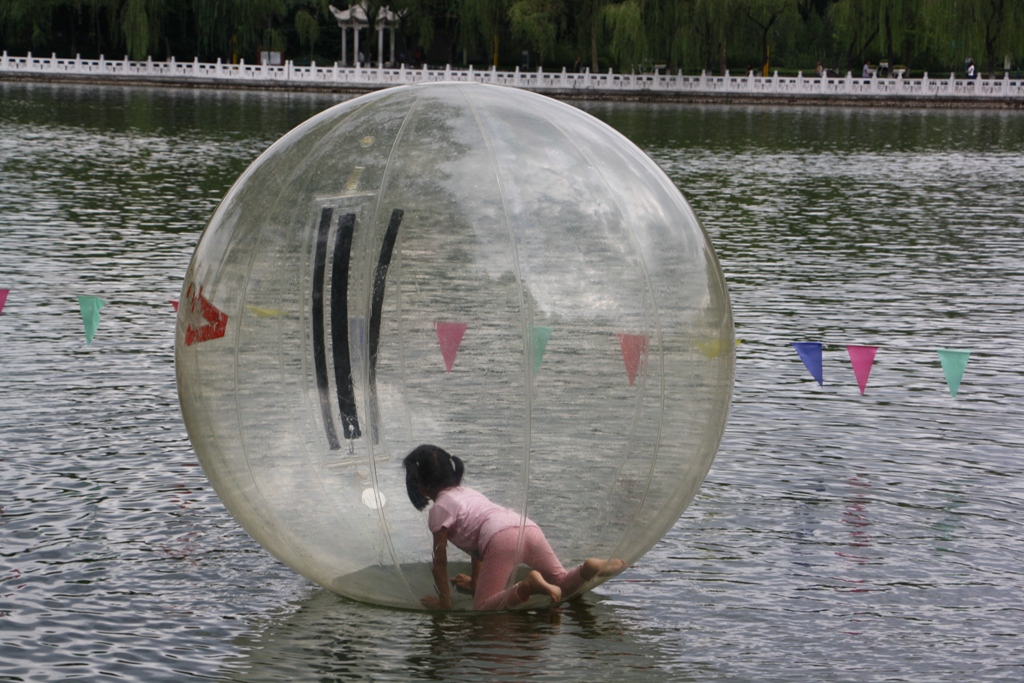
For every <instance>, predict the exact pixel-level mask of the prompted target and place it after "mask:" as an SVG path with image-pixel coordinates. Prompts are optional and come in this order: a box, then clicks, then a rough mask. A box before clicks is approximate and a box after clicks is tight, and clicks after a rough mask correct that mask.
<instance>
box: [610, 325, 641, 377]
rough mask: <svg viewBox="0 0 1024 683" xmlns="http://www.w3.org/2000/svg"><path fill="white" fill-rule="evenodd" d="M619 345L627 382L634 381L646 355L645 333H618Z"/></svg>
mask: <svg viewBox="0 0 1024 683" xmlns="http://www.w3.org/2000/svg"><path fill="white" fill-rule="evenodd" d="M616 336H617V337H618V338H619V346H620V347H621V348H622V360H623V362H624V363H625V364H626V374H627V375H628V376H629V384H630V386H632V385H633V382H634V381H636V376H637V373H638V372H640V368H641V365H642V363H643V359H644V357H645V356H646V355H647V335H645V334H618V335H616Z"/></svg>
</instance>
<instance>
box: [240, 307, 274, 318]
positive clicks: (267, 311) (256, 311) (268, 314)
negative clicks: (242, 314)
mask: <svg viewBox="0 0 1024 683" xmlns="http://www.w3.org/2000/svg"><path fill="white" fill-rule="evenodd" d="M246 308H248V309H249V310H250V311H251V312H252V314H253V315H255V316H256V317H257V318H276V317H278V316H280V315H281V311H280V310H278V309H276V308H264V307H263V306H246Z"/></svg>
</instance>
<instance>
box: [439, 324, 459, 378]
mask: <svg viewBox="0 0 1024 683" xmlns="http://www.w3.org/2000/svg"><path fill="white" fill-rule="evenodd" d="M434 330H435V331H436V332H437V342H438V344H440V345H441V355H442V356H444V369H445V371H446V372H451V371H452V366H453V365H455V355H456V354H457V353H458V352H459V345H460V344H461V343H462V335H464V334H466V324H465V323H434Z"/></svg>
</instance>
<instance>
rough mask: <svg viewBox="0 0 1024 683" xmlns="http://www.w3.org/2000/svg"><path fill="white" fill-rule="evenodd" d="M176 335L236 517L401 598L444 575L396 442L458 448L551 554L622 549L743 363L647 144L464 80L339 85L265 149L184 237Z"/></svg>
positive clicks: (720, 285)
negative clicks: (436, 573) (347, 88)
mask: <svg viewBox="0 0 1024 683" xmlns="http://www.w3.org/2000/svg"><path fill="white" fill-rule="evenodd" d="M175 352H176V355H175V358H176V365H177V380H178V392H179V395H180V399H181V409H182V414H183V415H184V419H185V424H186V426H187V428H188V433H189V436H190V438H191V440H192V444H193V446H194V448H195V452H196V455H197V456H198V458H199V461H200V463H201V464H202V467H203V470H204V471H205V473H206V475H207V476H208V477H209V479H210V481H211V482H212V484H213V486H214V488H215V489H216V491H217V493H218V495H219V496H220V498H221V500H223V502H224V505H225V506H226V507H227V509H228V510H229V511H230V512H231V514H232V515H234V517H235V518H236V519H237V520H238V522H239V523H240V524H241V525H242V526H243V527H244V528H245V529H246V531H248V532H249V534H251V535H252V537H253V538H255V539H256V540H257V541H258V542H259V543H260V544H262V545H263V546H264V547H265V548H266V549H267V550H269V551H270V552H271V553H272V554H273V555H274V556H275V557H277V558H279V559H280V560H281V561H282V562H284V563H286V564H288V565H289V566H291V567H292V568H294V569H295V570H296V571H298V572H299V573H301V574H302V575H303V576H305V577H307V578H309V579H310V580H312V581H315V582H316V583H318V584H320V585H322V586H325V587H326V588H329V589H330V590H332V591H336V592H337V593H340V594H342V595H345V596H348V597H350V598H354V599H357V600H362V601H367V602H371V603H376V604H382V605H393V606H400V607H411V608H419V607H420V598H421V597H424V596H428V595H433V594H434V582H433V578H432V575H431V571H430V570H431V557H432V552H431V541H432V538H431V534H430V532H429V530H428V529H427V524H426V513H425V512H418V511H417V510H416V509H415V508H413V506H412V504H411V503H410V502H409V499H408V496H407V494H406V486H405V472H404V469H403V466H402V459H403V458H404V456H405V455H406V454H407V453H408V452H409V451H410V450H412V449H413V448H414V447H416V446H417V445H419V444H423V443H431V444H436V445H438V446H441V447H442V448H445V449H446V450H448V451H449V452H451V453H452V454H454V455H458V456H459V457H460V458H462V460H463V461H464V462H465V467H466V470H465V478H464V479H463V484H464V485H465V486H469V487H472V488H475V489H477V490H479V491H480V492H482V493H483V494H485V495H486V496H488V497H489V498H490V499H491V500H492V501H494V502H496V503H499V504H501V505H504V506H506V507H509V508H511V509H513V510H516V511H519V512H521V513H523V514H524V515H527V516H529V518H531V519H532V520H534V521H535V522H537V524H539V525H540V527H541V528H542V529H543V530H544V533H545V534H546V536H547V538H548V541H549V542H550V543H551V546H552V548H553V549H554V551H555V553H556V554H557V555H558V557H559V559H560V560H561V561H562V563H563V564H564V565H566V567H567V568H570V567H572V566H573V565H575V564H576V563H578V562H580V561H582V560H584V559H586V558H589V557H596V558H617V559H620V560H624V561H625V562H628V563H631V562H634V561H635V560H636V559H637V558H639V557H640V556H641V555H643V554H644V553H645V552H646V551H647V550H649V549H650V548H651V547H652V546H653V545H654V544H655V543H656V542H657V541H658V540H659V539H660V538H661V537H662V536H663V535H664V534H665V533H666V532H667V531H668V530H669V529H670V528H671V527H672V525H673V524H674V523H675V522H676V521H677V520H678V518H679V516H680V514H681V513H682V511H683V509H684V508H685V507H686V505H687V504H688V503H689V502H690V500H691V499H692V498H693V496H694V494H695V493H696V491H697V489H698V487H699V486H700V483H701V481H702V480H703V478H704V476H705V474H706V473H707V471H708V468H709V467H710V466H711V461H712V459H713V457H714V454H715V450H716V448H717V447H718V443H719V440H720V438H721V435H722V431H723V428H724V425H725V420H726V414H727V412H728V407H729V400H730V396H731V391H732V381H733V363H734V341H733V326H732V317H731V312H730V307H729V297H728V293H727V291H726V285H725V281H724V279H723V276H722V272H721V270H720V268H719V265H718V262H717V260H716V258H715V254H714V252H713V250H712V248H711V245H710V243H709V241H708V238H707V235H706V234H705V233H704V231H703V229H702V228H701V226H700V223H699V222H698V221H697V218H696V217H695V216H694V214H693V211H691V209H690V208H689V206H688V205H687V203H686V201H685V200H684V199H683V197H682V195H681V194H680V193H679V191H678V190H677V189H676V187H675V186H674V185H673V183H672V181H671V180H669V179H668V177H666V175H665V174H664V173H663V172H662V171H661V170H660V169H659V168H658V166H657V165H656V164H655V163H654V162H653V161H651V159H650V158H648V157H647V156H646V155H645V154H644V153H643V152H641V151H640V150H639V149H638V148H637V147H636V146H634V145H633V144H632V143H631V142H629V141H628V140H627V139H626V138H624V137H623V136H622V135H620V134H619V133H617V132H616V131H614V130H613V129H611V128H610V127H608V126H607V125H605V124H603V123H601V122H600V121H598V120H596V119H595V118H593V117H591V116H589V115H587V114H585V113H583V112H581V111H579V110H577V109H575V108H573V107H571V106H568V105H566V104H562V103H559V102H557V101H555V100H552V99H549V98H547V97H543V96H540V95H536V94H533V93H529V92H524V91H520V90H515V89H511V88H503V87H498V86H489V85H478V84H465V83H440V84H427V85H418V86H409V87H398V88H392V89H388V90H384V91H381V92H377V93H374V94H371V95H366V96H364V97H359V98H357V99H353V100H349V101H347V102H344V103H342V104H339V105H337V106H335V107H333V108H331V109H328V110H327V111H325V112H323V113H321V114H319V115H317V116H315V117H313V118H312V119H310V120H309V121H307V122H305V123H303V124H302V125H300V126H299V127H298V128H296V129H294V130H293V131H291V132H290V133H288V134H287V135H285V136H284V137H282V138H281V139H280V140H278V141H277V142H276V143H275V144H274V145H272V146H271V147H270V148H269V149H268V150H267V151H266V152H265V153H264V154H263V155H262V156H260V157H259V159H257V160H256V161H255V162H254V163H253V164H252V166H250V167H249V169H248V170H247V171H246V172H245V173H244V174H243V175H242V176H241V177H240V178H239V179H238V181H237V182H236V183H235V185H234V186H233V187H232V188H231V190H230V191H229V192H228V194H227V196H226V197H225V198H224V200H223V201H222V202H221V204H220V206H219V208H218V209H217V211H216V213H215V214H214V215H213V218H212V220H211V221H210V223H209V225H208V226H207V227H206V230H205V232H204V233H203V235H202V238H201V239H200V241H199V244H198V246H197V247H196V250H195V254H194V255H193V257H192V261H191V263H190V265H189V268H188V272H187V274H186V276H185V280H184V284H183V288H182V293H181V299H180V302H179V307H178V319H177V333H176V339H175ZM449 563H450V564H451V565H453V566H452V567H450V573H451V574H452V575H454V574H455V573H456V572H458V571H466V570H468V566H469V558H468V556H465V555H463V554H462V553H461V552H459V551H457V550H456V549H454V548H451V549H450V550H449ZM511 580H512V579H510V581H511ZM600 580H602V579H598V580H595V581H594V582H592V583H591V584H588V585H587V586H585V587H584V588H591V587H593V585H595V584H596V583H597V582H598V581H600ZM567 597H568V596H567ZM453 598H454V599H455V605H454V607H455V608H456V609H458V608H466V609H469V608H471V598H470V597H469V596H463V595H460V594H458V593H455V594H454V595H453ZM539 600H540V598H534V600H533V601H530V602H527V603H524V604H523V607H530V606H533V605H536V604H538V602H537V601H539Z"/></svg>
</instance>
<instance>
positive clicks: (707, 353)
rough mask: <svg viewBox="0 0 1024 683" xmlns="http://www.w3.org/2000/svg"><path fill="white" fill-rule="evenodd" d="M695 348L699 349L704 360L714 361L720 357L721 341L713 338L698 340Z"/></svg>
mask: <svg viewBox="0 0 1024 683" xmlns="http://www.w3.org/2000/svg"><path fill="white" fill-rule="evenodd" d="M697 348H698V349H700V352H701V353H703V354H704V357H705V358H707V359H708V360H714V359H716V358H718V357H719V356H721V355H722V340H721V339H718V338H715V337H709V338H706V339H698V340H697Z"/></svg>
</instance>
